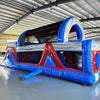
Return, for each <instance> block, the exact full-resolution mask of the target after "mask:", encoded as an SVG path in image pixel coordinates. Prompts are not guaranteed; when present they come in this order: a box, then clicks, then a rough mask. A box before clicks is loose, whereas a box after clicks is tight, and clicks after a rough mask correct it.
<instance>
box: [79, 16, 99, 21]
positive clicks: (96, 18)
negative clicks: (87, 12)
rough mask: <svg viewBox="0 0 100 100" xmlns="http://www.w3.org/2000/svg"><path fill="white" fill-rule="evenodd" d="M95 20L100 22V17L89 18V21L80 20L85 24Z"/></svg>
mask: <svg viewBox="0 0 100 100" xmlns="http://www.w3.org/2000/svg"><path fill="white" fill-rule="evenodd" d="M95 20H100V17H93V18H87V19H82V20H80V21H81V22H85V21H87V22H88V21H95Z"/></svg>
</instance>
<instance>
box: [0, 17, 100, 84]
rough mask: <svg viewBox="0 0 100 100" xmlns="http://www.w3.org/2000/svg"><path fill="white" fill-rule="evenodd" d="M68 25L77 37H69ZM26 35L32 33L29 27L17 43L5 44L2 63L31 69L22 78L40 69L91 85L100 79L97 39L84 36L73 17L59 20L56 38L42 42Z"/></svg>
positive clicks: (32, 74) (51, 74)
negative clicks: (9, 45)
mask: <svg viewBox="0 0 100 100" xmlns="http://www.w3.org/2000/svg"><path fill="white" fill-rule="evenodd" d="M71 28H74V30H75V31H76V34H77V40H76V41H68V35H69V32H70V30H71ZM26 33H27V34H26ZM29 36H32V34H31V35H30V34H28V31H25V32H24V33H22V34H21V35H20V37H19V39H18V42H17V45H16V47H8V49H7V53H6V55H5V57H4V59H1V64H3V65H9V67H10V68H16V69H21V70H27V71H31V73H30V74H28V75H26V76H25V77H24V79H28V78H30V77H32V76H35V75H37V74H40V73H42V74H46V75H50V76H55V77H59V78H64V79H68V80H72V81H76V82H80V83H83V84H85V85H86V84H89V85H94V84H95V83H96V82H97V81H98V80H99V79H100V46H99V44H100V42H99V41H93V40H84V30H83V28H82V26H81V24H80V22H79V21H78V20H77V19H76V18H74V17H70V18H68V19H66V20H65V21H64V22H63V23H62V24H61V26H60V28H59V31H58V36H57V42H53V43H41V41H40V39H39V38H38V37H36V39H37V41H38V43H30V42H28V41H26V38H27V37H29Z"/></svg>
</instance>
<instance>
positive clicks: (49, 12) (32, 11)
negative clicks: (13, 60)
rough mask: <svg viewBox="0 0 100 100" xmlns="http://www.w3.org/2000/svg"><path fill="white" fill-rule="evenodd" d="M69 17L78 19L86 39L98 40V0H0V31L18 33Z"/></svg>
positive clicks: (99, 25) (99, 11) (99, 9)
mask: <svg viewBox="0 0 100 100" xmlns="http://www.w3.org/2000/svg"><path fill="white" fill-rule="evenodd" d="M71 16H75V17H77V18H78V19H79V20H80V21H81V22H82V25H83V27H84V29H85V33H86V35H85V37H86V39H96V40H100V39H99V37H100V0H1V1H0V33H5V34H13V35H20V34H21V33H22V32H24V31H25V30H30V29H36V28H39V27H42V26H46V25H49V24H52V23H56V22H59V21H63V20H64V19H66V18H68V17H71ZM70 38H71V39H73V38H74V36H73V35H71V36H70Z"/></svg>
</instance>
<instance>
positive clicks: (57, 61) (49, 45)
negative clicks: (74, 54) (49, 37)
mask: <svg viewBox="0 0 100 100" xmlns="http://www.w3.org/2000/svg"><path fill="white" fill-rule="evenodd" d="M47 55H51V56H52V58H53V61H54V63H55V65H56V67H58V68H64V66H63V64H62V63H61V61H60V59H59V57H58V56H57V54H56V51H55V49H54V47H53V45H52V43H46V45H45V48H44V52H43V56H42V58H41V61H40V63H39V65H42V66H43V65H44V63H45V61H46V58H47Z"/></svg>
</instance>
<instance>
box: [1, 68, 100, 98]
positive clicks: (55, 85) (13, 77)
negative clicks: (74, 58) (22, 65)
mask: <svg viewBox="0 0 100 100" xmlns="http://www.w3.org/2000/svg"><path fill="white" fill-rule="evenodd" d="M0 68H2V67H0ZM3 69H4V68H3ZM1 70H2V69H0V71H1ZM5 72H6V75H7V76H8V77H9V79H7V76H5V75H2V72H0V100H100V81H99V82H97V83H96V84H95V85H94V86H82V84H79V83H75V82H72V81H68V80H64V79H60V78H55V77H49V76H45V75H37V76H35V77H32V78H30V79H28V80H22V77H23V76H24V75H26V74H28V73H29V72H25V71H19V70H15V69H8V68H5ZM5 72H4V73H5Z"/></svg>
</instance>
